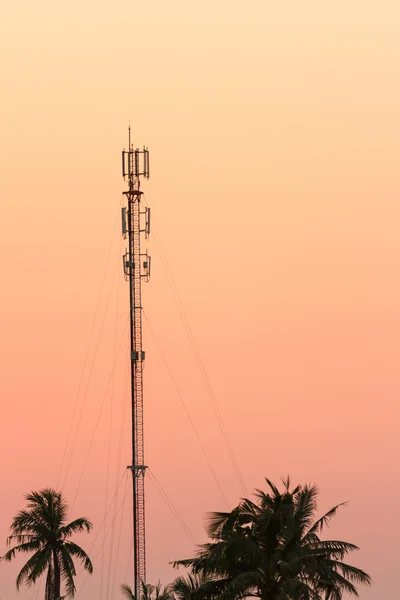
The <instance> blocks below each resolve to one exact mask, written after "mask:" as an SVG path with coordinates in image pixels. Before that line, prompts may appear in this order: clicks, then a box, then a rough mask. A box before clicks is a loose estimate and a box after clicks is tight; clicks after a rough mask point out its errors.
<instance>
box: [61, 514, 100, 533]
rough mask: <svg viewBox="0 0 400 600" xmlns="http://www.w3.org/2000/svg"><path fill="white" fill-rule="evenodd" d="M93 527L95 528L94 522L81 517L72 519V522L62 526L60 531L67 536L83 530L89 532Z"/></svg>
mask: <svg viewBox="0 0 400 600" xmlns="http://www.w3.org/2000/svg"><path fill="white" fill-rule="evenodd" d="M91 529H93V524H92V523H91V522H90V521H88V520H87V519H85V518H84V517H81V518H79V519H75V520H74V521H71V523H68V525H64V526H63V527H60V533H62V534H63V535H65V536H66V537H69V536H71V535H72V534H73V533H81V532H82V531H86V532H87V533H89V532H90V531H91Z"/></svg>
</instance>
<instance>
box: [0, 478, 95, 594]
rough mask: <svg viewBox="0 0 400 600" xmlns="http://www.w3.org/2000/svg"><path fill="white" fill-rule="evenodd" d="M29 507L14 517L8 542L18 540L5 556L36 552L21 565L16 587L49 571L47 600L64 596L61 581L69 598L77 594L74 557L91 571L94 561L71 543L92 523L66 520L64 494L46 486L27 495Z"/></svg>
mask: <svg viewBox="0 0 400 600" xmlns="http://www.w3.org/2000/svg"><path fill="white" fill-rule="evenodd" d="M26 500H27V501H28V506H27V508H26V509H25V510H21V511H20V512H19V513H18V514H17V515H16V516H15V517H14V519H13V522H12V525H11V535H10V536H9V538H8V540H7V542H8V544H12V543H15V542H16V543H17V545H16V546H14V547H13V548H11V549H10V550H9V551H8V552H7V553H6V554H5V555H4V557H3V559H4V560H6V561H10V560H12V559H13V558H14V557H15V556H16V554H18V553H30V552H33V553H34V554H33V555H32V556H31V557H30V558H29V560H28V561H27V562H26V563H25V565H24V566H23V567H22V569H21V571H20V572H19V574H18V576H17V580H16V584H17V589H19V588H20V586H21V585H22V584H24V583H25V584H27V585H28V586H29V585H32V584H34V583H35V582H36V580H37V579H38V578H39V577H40V576H41V575H42V574H43V573H44V572H46V571H47V578H46V592H45V600H58V599H59V598H60V597H61V591H60V588H61V581H62V580H63V582H64V585H65V592H66V597H73V596H74V594H75V584H74V577H75V575H76V571H75V565H74V561H73V558H77V559H78V560H79V561H80V562H81V563H83V566H84V568H85V569H86V570H87V571H88V572H89V573H92V571H93V567H92V563H91V561H90V559H89V557H88V555H87V554H86V552H85V551H84V550H82V548H80V546H78V545H77V544H75V543H74V542H71V541H70V540H69V538H70V537H71V536H72V535H73V534H74V533H79V532H82V531H87V532H89V531H90V530H91V529H92V524H91V523H90V522H89V521H88V520H87V519H85V518H80V519H75V520H74V521H72V522H71V523H68V524H67V523H66V519H67V513H68V506H67V503H66V502H65V500H64V499H63V497H62V494H61V493H59V492H56V491H54V490H53V489H50V488H46V489H43V490H41V491H39V492H31V493H30V494H27V495H26Z"/></svg>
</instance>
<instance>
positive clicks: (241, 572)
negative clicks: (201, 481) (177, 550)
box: [173, 478, 371, 600]
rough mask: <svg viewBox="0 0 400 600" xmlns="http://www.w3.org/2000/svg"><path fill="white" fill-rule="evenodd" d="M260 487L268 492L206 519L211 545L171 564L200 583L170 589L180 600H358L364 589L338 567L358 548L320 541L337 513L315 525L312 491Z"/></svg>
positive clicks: (359, 578) (356, 576)
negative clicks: (350, 599) (350, 598)
mask: <svg viewBox="0 0 400 600" xmlns="http://www.w3.org/2000/svg"><path fill="white" fill-rule="evenodd" d="M266 481H267V483H268V486H269V490H268V492H267V493H266V492H264V491H262V490H256V501H255V502H253V501H251V500H248V499H243V500H242V501H241V503H240V504H239V505H238V506H237V507H236V508H235V509H234V510H233V511H232V512H230V513H211V514H210V515H209V519H208V529H207V531H208V535H209V537H210V538H211V540H210V542H209V543H207V544H204V545H201V546H199V547H198V550H197V554H196V556H195V557H194V558H190V559H186V560H180V561H177V562H175V566H179V565H183V566H186V567H189V568H190V569H191V572H192V573H193V574H194V575H201V576H202V577H204V578H205V579H204V581H203V582H200V584H199V585H193V586H190V585H189V586H186V588H185V586H184V585H183V587H182V581H179V578H178V580H176V582H175V584H174V586H173V589H174V590H176V592H178V591H179V590H181V591H182V593H181V594H179V596H180V600H215V599H218V600H238V599H241V598H248V597H252V596H253V597H257V598H261V599H262V600H341V599H342V597H343V594H344V593H349V594H353V595H356V596H357V595H358V593H357V588H356V584H367V585H368V584H370V583H371V579H370V577H369V575H367V574H366V573H364V572H363V571H361V570H360V569H358V568H356V567H353V566H350V565H348V564H346V563H345V562H343V559H344V558H345V556H346V555H347V554H348V553H349V552H352V551H354V550H358V548H357V546H355V545H354V544H350V543H348V542H341V541H336V540H328V541H327V540H321V539H320V534H321V532H322V530H323V528H324V526H325V525H327V524H329V522H330V520H331V518H332V517H333V516H334V515H335V514H336V512H337V510H338V508H339V506H340V505H338V506H335V507H334V508H332V509H331V510H330V511H329V512H327V513H326V514H325V515H324V516H322V517H321V518H319V519H318V520H317V521H315V522H314V521H313V518H314V515H315V512H316V509H317V496H318V489H317V487H316V486H308V485H306V486H304V487H301V486H297V487H295V488H293V489H290V480H289V478H287V479H286V480H284V481H283V483H284V490H283V492H282V493H281V492H280V491H279V489H278V488H277V487H276V486H275V485H274V484H273V483H272V482H271V481H270V480H268V479H267V480H266ZM177 583H178V585H177ZM183 583H184V581H183ZM189 583H190V581H189ZM179 584H180V585H179ZM190 587H191V589H190Z"/></svg>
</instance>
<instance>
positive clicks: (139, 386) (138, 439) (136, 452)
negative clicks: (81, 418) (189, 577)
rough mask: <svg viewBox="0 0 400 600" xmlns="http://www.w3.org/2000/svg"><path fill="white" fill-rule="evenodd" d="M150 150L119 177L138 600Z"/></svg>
mask: <svg viewBox="0 0 400 600" xmlns="http://www.w3.org/2000/svg"><path fill="white" fill-rule="evenodd" d="M149 175H150V172H149V151H148V150H147V148H143V149H142V150H139V149H138V148H135V149H134V148H133V145H132V143H131V130H130V128H129V147H128V150H123V151H122V176H123V177H124V179H125V181H126V182H127V183H128V188H129V189H128V190H127V191H125V192H124V195H125V197H126V200H127V206H126V207H125V208H122V234H123V236H124V237H125V238H126V236H128V249H127V250H126V252H125V254H124V256H123V265H124V273H125V279H127V280H128V281H129V300H130V342H131V347H130V350H131V395H132V464H131V465H130V466H129V467H128V468H129V469H130V470H131V471H132V480H133V556H134V592H135V597H136V598H137V599H139V598H140V596H141V593H140V590H141V583H142V582H143V583H145V582H146V536H145V503H144V476H145V472H146V466H145V464H144V435H143V433H144V432H143V364H144V359H145V353H144V351H143V348H142V279H144V280H145V281H148V280H149V278H150V257H149V256H148V254H147V251H146V253H142V252H141V249H140V246H141V237H142V235H143V234H144V236H145V237H146V238H147V237H148V235H149V233H150V209H149V208H146V207H142V204H141V197H142V193H143V192H141V191H140V177H145V178H147V179H148V178H149Z"/></svg>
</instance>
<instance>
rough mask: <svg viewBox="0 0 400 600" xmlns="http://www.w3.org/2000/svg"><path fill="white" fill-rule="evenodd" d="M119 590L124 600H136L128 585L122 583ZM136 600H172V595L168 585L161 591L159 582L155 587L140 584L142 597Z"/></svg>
mask: <svg viewBox="0 0 400 600" xmlns="http://www.w3.org/2000/svg"><path fill="white" fill-rule="evenodd" d="M121 590H122V594H123V596H124V598H126V600H136V597H135V594H134V593H133V590H132V588H131V587H130V586H129V585H127V584H126V583H124V584H123V585H121ZM138 600H173V595H172V592H171V588H170V586H169V585H167V586H165V587H164V589H163V588H162V586H161V583H160V582H158V583H157V585H151V584H149V583H143V582H142V595H141V598H140V599H138Z"/></svg>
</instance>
